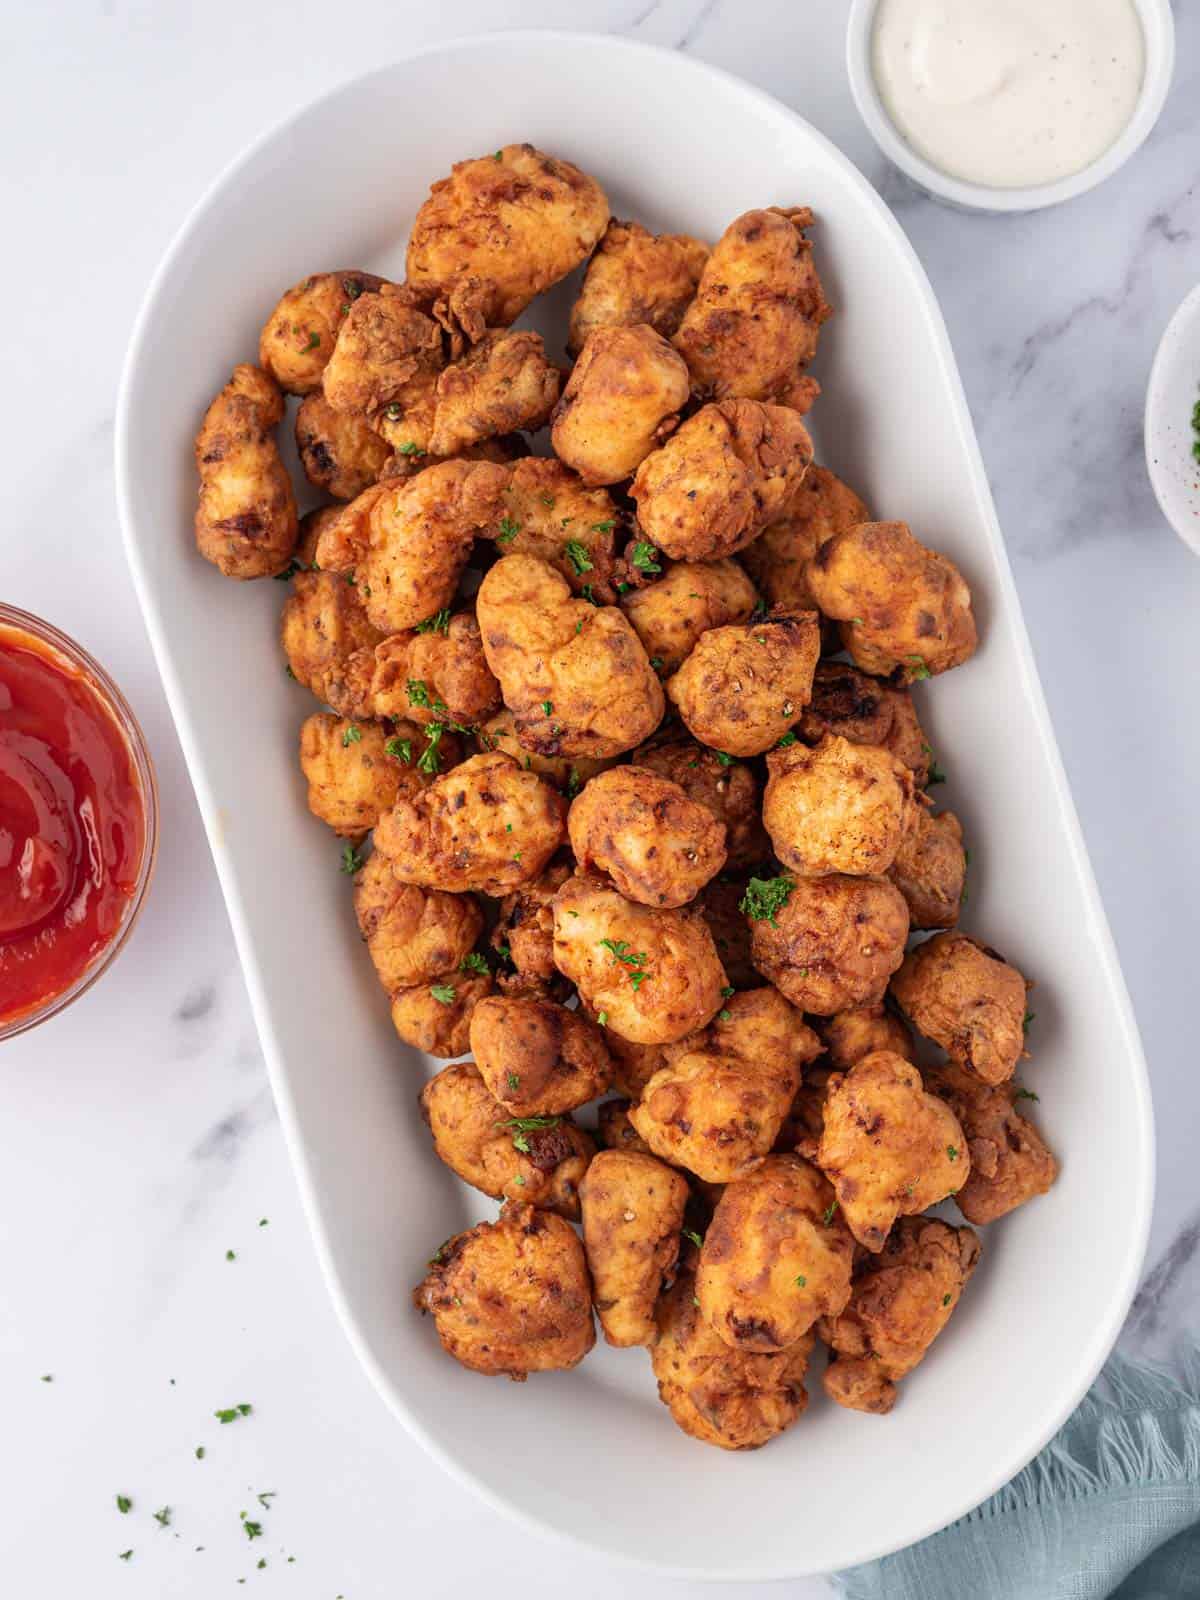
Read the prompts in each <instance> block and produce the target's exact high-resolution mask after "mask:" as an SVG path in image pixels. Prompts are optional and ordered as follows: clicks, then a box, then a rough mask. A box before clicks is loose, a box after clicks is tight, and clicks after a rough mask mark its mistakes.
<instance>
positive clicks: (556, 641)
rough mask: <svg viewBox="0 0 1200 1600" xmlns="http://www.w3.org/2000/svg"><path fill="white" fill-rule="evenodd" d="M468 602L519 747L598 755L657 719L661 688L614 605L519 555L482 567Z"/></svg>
mask: <svg viewBox="0 0 1200 1600" xmlns="http://www.w3.org/2000/svg"><path fill="white" fill-rule="evenodd" d="M476 609H477V613H478V616H479V626H480V628H481V630H482V632H483V648H484V653H485V654H486V656H487V660H488V665H489V666H490V667H491V669H492V671H493V672H494V673H495V674H496V677H497V678H498V679H499V680H500V687H501V690H502V692H503V695H504V703H505V705H506V706H507V707H508V708H509V710H510V711H511V712H512V713H513V716H514V719H515V722H516V729H517V736H518V738H519V739H520V742H521V744H522V745H523V746H524V747H525V748H526V749H528V750H531V751H534V752H535V753H537V754H540V755H550V756H590V757H592V758H594V759H603V758H605V757H608V756H616V755H620V754H621V753H622V751H625V750H632V749H633V747H634V746H635V745H637V744H640V743H641V741H642V740H643V739H644V738H646V736H647V735H648V734H650V733H652V732H653V731H654V729H655V728H656V727H657V726H658V724H659V722H660V721H661V719H662V714H663V694H662V688H661V686H660V684H659V681H658V678H657V676H656V675H655V672H654V669H653V667H652V666H651V665H650V662H649V660H648V658H647V656H646V652H645V650H643V648H642V645H641V642H640V640H639V639H638V637H637V635H636V634H635V633H634V631H633V629H632V628H631V627H630V626H629V623H628V622H627V621H626V620H625V618H624V616H622V614H621V612H620V611H618V610H617V609H616V607H615V606H601V607H600V608H599V609H597V608H596V607H595V606H592V605H589V604H588V602H587V601H586V600H576V599H574V598H572V595H571V591H570V588H569V586H568V584H567V581H566V579H565V578H563V577H562V576H561V574H560V573H558V572H556V571H555V569H554V568H553V567H551V566H550V565H548V564H547V563H546V562H545V561H538V560H535V559H534V558H533V557H531V556H519V555H518V556H503V557H502V558H501V559H500V560H499V561H497V562H496V564H495V566H494V567H492V569H491V570H490V571H489V572H488V574H487V576H486V577H485V578H484V580H483V583H482V585H481V587H480V590H479V594H478V597H477V601H476Z"/></svg>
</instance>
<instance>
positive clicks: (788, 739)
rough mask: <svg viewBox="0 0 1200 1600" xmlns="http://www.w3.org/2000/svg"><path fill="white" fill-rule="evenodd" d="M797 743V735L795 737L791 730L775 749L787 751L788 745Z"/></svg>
mask: <svg viewBox="0 0 1200 1600" xmlns="http://www.w3.org/2000/svg"><path fill="white" fill-rule="evenodd" d="M795 742H796V735H795V733H794V732H792V731H791V730H790V729H789V731H788V732H787V733H785V734H784V736H783V738H782V739H780V741H779V743H778V744H777V745H776V746H775V748H776V750H786V749H787V747H788V745H790V744H795Z"/></svg>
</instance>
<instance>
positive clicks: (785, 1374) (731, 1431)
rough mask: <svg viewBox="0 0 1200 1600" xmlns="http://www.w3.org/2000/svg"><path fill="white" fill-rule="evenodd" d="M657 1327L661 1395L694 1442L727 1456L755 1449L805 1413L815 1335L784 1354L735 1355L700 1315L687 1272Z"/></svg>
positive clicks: (666, 1298) (662, 1305) (655, 1356)
mask: <svg viewBox="0 0 1200 1600" xmlns="http://www.w3.org/2000/svg"><path fill="white" fill-rule="evenodd" d="M656 1321H657V1323H658V1339H657V1342H656V1343H655V1344H654V1346H653V1347H652V1349H651V1352H650V1359H651V1362H652V1363H653V1366H654V1376H655V1377H656V1378H657V1379H658V1397H659V1399H660V1400H661V1401H662V1402H663V1404H664V1405H665V1406H667V1407H668V1409H669V1410H670V1412H671V1415H672V1416H673V1417H674V1419H675V1421H676V1422H677V1423H678V1425H679V1427H681V1428H682V1429H683V1431H684V1433H687V1434H690V1435H691V1436H692V1438H693V1439H700V1440H701V1441H702V1442H703V1443H705V1444H715V1445H718V1446H719V1447H720V1448H721V1449H722V1450H756V1449H758V1448H759V1446H760V1445H764V1444H767V1443H768V1442H769V1441H770V1440H771V1439H774V1438H775V1436H776V1435H777V1434H780V1433H782V1432H783V1431H784V1429H785V1428H790V1427H791V1425H792V1423H793V1422H795V1421H796V1420H797V1418H798V1417H800V1416H801V1415H802V1414H803V1412H804V1409H805V1407H806V1406H807V1404H808V1391H807V1390H806V1389H805V1387H804V1378H805V1374H806V1372H807V1370H808V1363H809V1358H810V1357H811V1355H812V1349H813V1343H814V1339H813V1336H812V1334H805V1335H804V1336H803V1337H802V1338H800V1339H799V1340H797V1342H796V1343H795V1344H794V1345H792V1346H791V1348H790V1349H787V1350H784V1351H782V1352H781V1353H780V1354H779V1355H749V1354H747V1353H746V1352H744V1351H741V1350H734V1349H732V1348H731V1347H730V1346H729V1345H727V1344H726V1343H725V1341H724V1339H722V1338H721V1336H720V1334H718V1333H717V1332H716V1331H715V1330H714V1329H713V1328H712V1327H711V1326H710V1325H709V1323H708V1322H707V1321H706V1320H705V1318H704V1317H703V1315H702V1314H701V1312H700V1308H699V1303H698V1301H697V1299H696V1292H695V1279H694V1276H693V1273H692V1272H691V1271H688V1270H684V1271H681V1272H680V1273H679V1274H678V1276H677V1277H676V1279H675V1283H674V1285H673V1286H672V1287H671V1288H670V1289H669V1290H668V1291H667V1293H666V1294H665V1295H663V1296H662V1298H661V1299H660V1300H659V1302H658V1309H657V1312H656Z"/></svg>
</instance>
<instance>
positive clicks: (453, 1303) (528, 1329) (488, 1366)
mask: <svg viewBox="0 0 1200 1600" xmlns="http://www.w3.org/2000/svg"><path fill="white" fill-rule="evenodd" d="M413 1304H414V1305H415V1306H416V1308H417V1310H418V1311H429V1312H432V1313H433V1319H434V1323H435V1325H436V1327H437V1334H438V1338H439V1339H440V1340H441V1341H442V1348H443V1349H444V1350H445V1351H446V1353H447V1355H451V1356H453V1357H454V1359H455V1360H456V1361H459V1362H461V1363H462V1365H463V1366H464V1367H469V1368H470V1369H471V1371H472V1372H482V1373H484V1374H485V1375H486V1376H488V1377H494V1376H497V1375H499V1374H503V1375H505V1376H506V1377H509V1378H512V1379H513V1380H514V1382H517V1383H523V1382H524V1381H525V1379H526V1378H527V1377H528V1375H529V1374H530V1373H531V1372H557V1371H563V1370H564V1369H566V1368H568V1367H574V1366H577V1365H578V1364H579V1362H580V1361H582V1360H583V1358H584V1356H585V1355H587V1353H588V1351H589V1350H590V1349H591V1348H592V1346H593V1345H594V1344H595V1342H596V1329H595V1325H594V1323H593V1321H592V1295H591V1286H590V1284H589V1283H588V1271H587V1263H586V1261H585V1260H584V1256H583V1246H582V1245H581V1244H580V1242H579V1239H578V1237H577V1236H576V1234H575V1231H574V1229H573V1228H572V1227H571V1226H570V1224H569V1223H567V1222H564V1221H563V1219H562V1218H561V1217H556V1216H553V1215H552V1214H551V1213H549V1212H547V1211H538V1210H536V1209H535V1208H534V1207H533V1206H531V1205H516V1204H510V1205H507V1206H505V1208H504V1210H503V1211H502V1212H501V1213H500V1216H499V1218H498V1219H497V1221H495V1222H480V1223H478V1224H477V1225H476V1226H475V1227H474V1228H471V1229H469V1230H468V1231H467V1232H466V1233H460V1234H456V1235H455V1237H454V1238H453V1239H449V1240H447V1242H446V1243H445V1244H444V1245H443V1246H442V1247H441V1249H440V1250H439V1251H438V1252H437V1254H436V1255H435V1256H434V1258H433V1261H432V1263H431V1264H430V1271H429V1275H428V1277H426V1279H425V1280H424V1282H423V1283H420V1284H418V1286H417V1288H416V1289H415V1290H414V1291H413Z"/></svg>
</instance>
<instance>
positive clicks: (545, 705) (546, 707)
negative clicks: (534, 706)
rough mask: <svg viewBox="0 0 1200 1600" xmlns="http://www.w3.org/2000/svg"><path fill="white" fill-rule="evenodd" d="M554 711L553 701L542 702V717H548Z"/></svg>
mask: <svg viewBox="0 0 1200 1600" xmlns="http://www.w3.org/2000/svg"><path fill="white" fill-rule="evenodd" d="M553 710H554V704H553V702H552V701H550V700H543V701H542V715H543V716H546V717H548V716H549V715H550V713H551V712H552V711H553Z"/></svg>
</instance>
